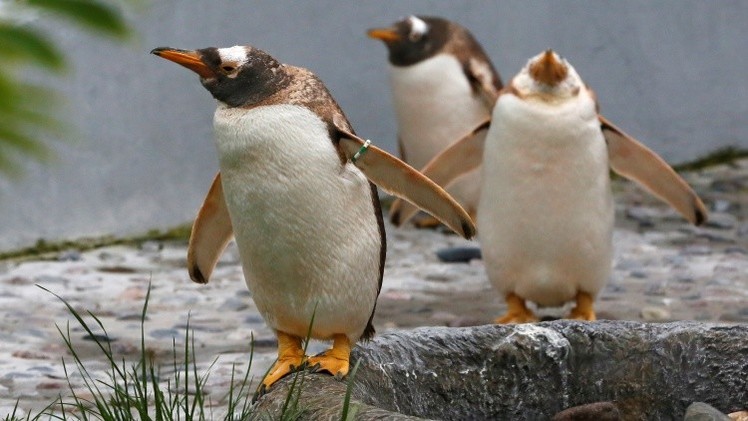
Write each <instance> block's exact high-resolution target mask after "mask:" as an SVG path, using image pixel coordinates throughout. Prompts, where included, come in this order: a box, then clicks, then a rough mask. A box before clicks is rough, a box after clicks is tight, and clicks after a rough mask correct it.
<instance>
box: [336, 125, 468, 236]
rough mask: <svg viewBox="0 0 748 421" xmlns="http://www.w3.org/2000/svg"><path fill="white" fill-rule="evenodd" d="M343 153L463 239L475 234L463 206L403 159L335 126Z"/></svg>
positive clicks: (381, 184) (373, 179) (380, 183)
mask: <svg viewBox="0 0 748 421" xmlns="http://www.w3.org/2000/svg"><path fill="white" fill-rule="evenodd" d="M338 131H339V133H340V138H339V139H340V142H339V145H340V148H341V149H342V150H343V154H344V155H345V156H346V157H347V158H348V159H350V161H351V162H352V163H353V164H354V165H355V166H356V167H358V168H359V169H360V170H361V171H363V173H364V174H365V175H366V177H367V178H368V179H369V180H371V182H373V183H374V184H376V185H377V186H379V187H381V188H382V189H383V190H385V191H387V192H388V193H391V194H393V195H395V196H397V197H400V198H403V199H405V200H408V201H410V202H412V203H413V204H415V205H416V206H418V207H420V208H421V209H423V210H425V211H426V212H428V213H430V214H431V215H433V216H435V217H436V218H437V219H439V220H440V221H441V222H442V223H444V225H446V226H448V227H449V228H451V229H452V230H454V231H455V232H456V233H458V234H460V235H462V236H463V237H465V238H472V237H473V236H474V235H475V224H474V223H473V221H472V219H470V216H469V215H468V213H467V212H465V209H463V208H462V206H460V205H459V203H457V202H456V201H455V200H454V199H453V198H452V196H450V195H449V194H448V193H447V192H445V191H444V189H442V188H441V187H439V186H438V185H437V184H436V183H434V182H433V181H431V180H429V179H428V178H426V177H424V176H423V175H422V174H421V173H419V172H418V171H416V170H415V169H413V168H412V167H411V166H409V165H408V164H406V163H405V162H403V161H401V160H399V159H397V158H395V157H394V156H392V155H390V154H388V153H387V152H385V151H383V150H381V149H379V148H377V147H376V146H371V145H369V143H367V142H366V141H364V140H363V139H361V138H360V137H358V136H356V135H354V134H353V133H351V132H349V131H348V130H343V129H341V128H338Z"/></svg>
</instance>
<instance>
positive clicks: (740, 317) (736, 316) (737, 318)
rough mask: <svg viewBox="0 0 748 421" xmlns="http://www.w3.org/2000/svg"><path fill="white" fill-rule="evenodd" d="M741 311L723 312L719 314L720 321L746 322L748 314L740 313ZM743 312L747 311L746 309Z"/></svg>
mask: <svg viewBox="0 0 748 421" xmlns="http://www.w3.org/2000/svg"><path fill="white" fill-rule="evenodd" d="M741 312H743V311H740V312H737V313H725V314H723V315H721V316H719V321H720V322H739V323H745V322H748V314H741ZM745 313H748V311H745Z"/></svg>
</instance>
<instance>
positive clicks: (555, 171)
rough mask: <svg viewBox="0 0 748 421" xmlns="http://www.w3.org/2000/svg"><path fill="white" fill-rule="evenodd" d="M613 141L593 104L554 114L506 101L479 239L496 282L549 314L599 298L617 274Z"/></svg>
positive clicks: (498, 116)
mask: <svg viewBox="0 0 748 421" xmlns="http://www.w3.org/2000/svg"><path fill="white" fill-rule="evenodd" d="M608 171H609V170H608V158H607V148H606V145H605V140H604V139H603V137H602V133H601V131H600V128H599V122H598V120H597V117H596V112H595V108H594V104H593V103H592V101H591V100H590V99H589V98H588V97H587V96H586V95H579V96H578V97H577V98H576V99H574V100H572V101H569V102H567V103H565V104H563V105H559V104H557V105H553V106H548V105H547V104H542V103H539V102H531V103H528V102H525V101H522V100H520V99H518V98H517V97H515V96H512V95H503V96H502V97H501V98H500V99H499V101H498V102H497V105H496V108H495V109H494V114H493V123H492V126H491V129H490V133H489V135H488V138H487V140H486V147H485V152H484V166H483V179H484V185H483V192H482V196H481V201H480V205H479V208H478V232H479V235H480V241H481V244H482V250H483V256H484V260H485V262H486V270H487V271H488V276H489V279H490V280H491V281H492V283H493V284H494V286H495V287H496V288H497V289H498V290H499V291H500V292H502V293H508V292H515V293H516V294H518V295H519V296H521V297H523V298H526V299H528V300H531V301H534V302H536V303H537V304H538V305H541V306H558V305H562V304H564V303H565V302H567V301H570V300H572V299H573V298H574V296H575V295H576V293H577V291H578V290H583V291H585V292H588V293H591V294H593V295H595V294H596V293H597V292H598V291H599V290H600V289H601V288H602V286H603V285H604V284H605V283H606V282H607V279H608V276H609V274H610V270H611V259H612V229H613V201H612V196H611V191H610V178H609V173H608Z"/></svg>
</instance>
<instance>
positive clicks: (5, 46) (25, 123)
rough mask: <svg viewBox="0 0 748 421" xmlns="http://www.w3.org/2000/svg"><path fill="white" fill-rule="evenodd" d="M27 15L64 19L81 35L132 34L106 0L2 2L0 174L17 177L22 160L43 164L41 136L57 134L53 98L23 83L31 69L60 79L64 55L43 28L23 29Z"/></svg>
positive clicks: (36, 86) (40, 88) (44, 152)
mask: <svg viewBox="0 0 748 421" xmlns="http://www.w3.org/2000/svg"><path fill="white" fill-rule="evenodd" d="M29 14H41V16H42V18H43V19H51V18H55V17H60V18H64V19H66V20H67V21H69V22H70V23H71V24H73V25H74V26H77V27H79V28H82V29H84V30H87V31H90V32H94V33H96V34H101V35H105V36H109V37H112V38H114V39H119V40H123V39H126V38H127V37H128V36H129V35H130V30H129V28H128V26H127V24H126V22H125V19H124V17H123V15H122V12H121V11H120V10H119V9H118V8H117V7H115V6H114V5H112V4H110V3H108V2H107V0H15V1H10V0H5V1H3V0H0V174H5V175H11V176H12V175H19V174H20V172H21V164H20V162H21V161H22V159H23V158H24V157H32V158H35V159H37V160H45V159H47V158H48V157H49V156H50V153H49V149H48V148H47V147H46V146H45V145H44V144H43V143H42V142H41V141H40V140H39V139H38V137H39V136H40V134H42V133H44V132H46V133H47V134H59V133H60V132H61V131H62V130H63V128H64V127H63V125H62V124H61V122H60V121H58V120H57V119H56V118H54V117H52V115H53V113H54V109H55V105H57V104H58V103H59V100H58V98H57V96H56V95H55V94H54V92H52V91H51V90H50V89H49V88H47V87H44V86H42V85H39V84H36V83H30V82H28V81H27V79H28V78H27V77H25V75H26V74H27V73H29V72H30V71H31V72H32V73H33V71H35V70H42V71H46V72H48V73H51V74H55V75H61V74H62V73H63V72H64V70H65V69H66V63H65V58H64V54H63V53H62V52H61V51H60V50H59V48H58V47H57V46H56V45H55V44H54V43H53V42H52V41H51V40H50V38H49V36H48V35H47V34H45V33H44V32H43V31H42V30H41V29H39V28H36V27H33V26H31V25H25V24H22V23H21V21H22V20H23V18H24V17H26V16H29Z"/></svg>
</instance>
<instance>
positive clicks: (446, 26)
mask: <svg viewBox="0 0 748 421" xmlns="http://www.w3.org/2000/svg"><path fill="white" fill-rule="evenodd" d="M450 27H451V25H450V23H449V21H447V20H445V19H442V18H437V17H429V16H413V15H411V16H408V17H406V18H403V19H400V20H399V21H397V22H395V24H394V25H393V26H392V27H390V28H376V29H370V30H369V31H368V32H367V33H368V35H369V37H371V38H376V39H379V40H382V41H383V42H384V44H385V45H386V46H387V49H388V50H389V52H390V63H392V64H393V65H394V66H409V65H411V64H415V63H418V62H419V61H422V60H425V59H427V58H429V57H432V56H434V55H435V54H437V53H438V52H439V51H441V49H442V47H443V46H444V44H446V43H447V41H448V40H449V36H450V35H449V34H450Z"/></svg>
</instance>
